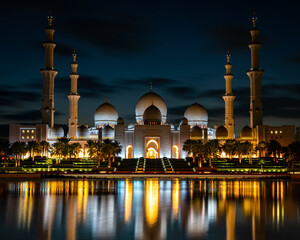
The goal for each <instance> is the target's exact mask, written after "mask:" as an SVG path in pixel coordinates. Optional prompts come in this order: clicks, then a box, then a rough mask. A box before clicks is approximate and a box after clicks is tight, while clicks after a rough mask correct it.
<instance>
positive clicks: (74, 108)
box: [68, 50, 80, 138]
mask: <svg viewBox="0 0 300 240" xmlns="http://www.w3.org/2000/svg"><path fill="white" fill-rule="evenodd" d="M77 67H78V63H77V62H76V53H75V50H74V53H73V62H72V63H71V68H72V73H71V74H70V78H71V92H70V94H68V98H69V102H70V104H69V138H76V132H77V127H78V100H79V98H80V95H79V94H78V93H77V79H78V77H79V75H78V74H77Z"/></svg>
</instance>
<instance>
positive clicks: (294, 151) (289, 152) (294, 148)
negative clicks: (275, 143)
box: [284, 142, 300, 167]
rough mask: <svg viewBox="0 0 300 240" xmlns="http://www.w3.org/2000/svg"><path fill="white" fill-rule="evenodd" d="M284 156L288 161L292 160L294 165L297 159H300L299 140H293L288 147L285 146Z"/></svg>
mask: <svg viewBox="0 0 300 240" xmlns="http://www.w3.org/2000/svg"><path fill="white" fill-rule="evenodd" d="M284 149H285V151H284V157H285V159H286V161H288V162H292V167H293V166H294V164H293V162H294V161H295V160H296V159H299V160H300V143H299V142H293V143H291V144H290V145H288V146H287V147H285V148H284Z"/></svg>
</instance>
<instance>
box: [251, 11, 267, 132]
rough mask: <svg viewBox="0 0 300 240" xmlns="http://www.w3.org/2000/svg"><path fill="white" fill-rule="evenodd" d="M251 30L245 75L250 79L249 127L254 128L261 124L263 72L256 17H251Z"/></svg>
mask: <svg viewBox="0 0 300 240" xmlns="http://www.w3.org/2000/svg"><path fill="white" fill-rule="evenodd" d="M252 22H253V28H252V29H251V30H250V33H251V37H252V41H251V43H250V44H249V48H250V50H251V69H250V70H248V72H247V75H248V77H249V78H250V110H249V112H250V127H251V128H255V127H256V126H257V125H262V124H263V105H262V100H261V78H262V75H263V74H264V71H263V70H261V69H260V67H259V49H260V48H261V46H262V45H261V43H260V42H259V41H258V35H259V29H258V28H256V24H257V17H256V16H255V13H254V14H253V17H252Z"/></svg>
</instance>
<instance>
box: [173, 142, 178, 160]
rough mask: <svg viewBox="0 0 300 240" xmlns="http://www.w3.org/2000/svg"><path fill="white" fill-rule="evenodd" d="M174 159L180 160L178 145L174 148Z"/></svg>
mask: <svg viewBox="0 0 300 240" xmlns="http://www.w3.org/2000/svg"><path fill="white" fill-rule="evenodd" d="M172 158H179V147H178V146H177V145H174V146H173V147H172Z"/></svg>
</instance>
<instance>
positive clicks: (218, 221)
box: [0, 179, 300, 240]
mask: <svg viewBox="0 0 300 240" xmlns="http://www.w3.org/2000/svg"><path fill="white" fill-rule="evenodd" d="M0 239H43V240H44V239H155V240H156V239H228V240H233V239H243V240H244V239H256V240H258V239H272V240H274V239H300V182H292V181H285V180H276V181H258V180H251V181H250V180H243V181H241V180H227V181H212V180H207V181H189V180H187V181H180V180H172V181H171V180H170V181H162V180H157V179H148V180H145V181H142V180H120V181H104V180H103V181H102V180H64V181H63V180H59V181H57V180H45V181H21V182H19V181H9V182H6V181H5V182H4V181H1V182H0Z"/></svg>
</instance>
